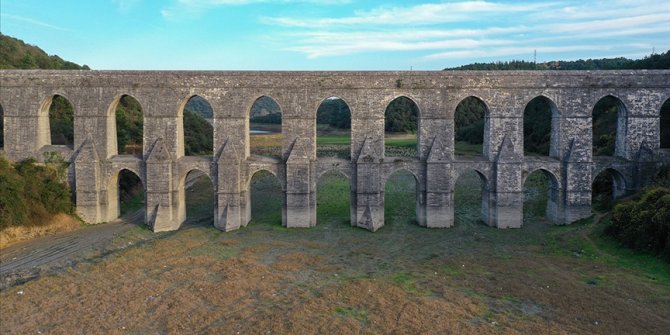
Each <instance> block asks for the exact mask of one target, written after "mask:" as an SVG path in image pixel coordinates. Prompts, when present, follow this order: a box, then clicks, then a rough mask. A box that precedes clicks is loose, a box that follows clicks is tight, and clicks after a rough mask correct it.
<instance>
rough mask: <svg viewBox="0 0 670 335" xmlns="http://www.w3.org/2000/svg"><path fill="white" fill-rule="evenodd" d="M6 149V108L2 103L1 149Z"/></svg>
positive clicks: (0, 113)
mask: <svg viewBox="0 0 670 335" xmlns="http://www.w3.org/2000/svg"><path fill="white" fill-rule="evenodd" d="M4 149H5V109H4V108H3V107H2V103H0V150H4Z"/></svg>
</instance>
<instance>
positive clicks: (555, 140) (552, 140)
mask: <svg viewBox="0 0 670 335" xmlns="http://www.w3.org/2000/svg"><path fill="white" fill-rule="evenodd" d="M560 131H561V114H560V111H559V109H558V107H557V106H556V103H555V102H554V101H553V100H552V99H551V98H549V97H547V96H546V95H538V96H536V97H534V98H533V99H531V100H530V101H528V103H527V104H526V107H525V108H524V111H523V149H524V155H529V154H530V155H533V154H534V155H540V156H549V157H553V158H559V157H560V155H561V153H560V140H561V136H560Z"/></svg>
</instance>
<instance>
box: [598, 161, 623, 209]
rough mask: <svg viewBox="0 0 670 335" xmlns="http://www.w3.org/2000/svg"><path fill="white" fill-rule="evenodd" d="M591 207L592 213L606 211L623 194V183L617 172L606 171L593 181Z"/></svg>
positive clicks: (612, 170)
mask: <svg viewBox="0 0 670 335" xmlns="http://www.w3.org/2000/svg"><path fill="white" fill-rule="evenodd" d="M591 187H592V189H591V190H592V191H591V207H592V208H593V210H594V211H608V210H611V209H612V208H613V206H614V200H616V199H617V198H619V197H621V196H622V195H624V194H625V190H626V187H625V182H624V180H623V177H622V176H621V174H620V173H619V172H617V171H616V170H614V169H606V170H604V171H602V172H600V173H599V174H598V175H596V177H595V178H594V179H593V184H592V185H591Z"/></svg>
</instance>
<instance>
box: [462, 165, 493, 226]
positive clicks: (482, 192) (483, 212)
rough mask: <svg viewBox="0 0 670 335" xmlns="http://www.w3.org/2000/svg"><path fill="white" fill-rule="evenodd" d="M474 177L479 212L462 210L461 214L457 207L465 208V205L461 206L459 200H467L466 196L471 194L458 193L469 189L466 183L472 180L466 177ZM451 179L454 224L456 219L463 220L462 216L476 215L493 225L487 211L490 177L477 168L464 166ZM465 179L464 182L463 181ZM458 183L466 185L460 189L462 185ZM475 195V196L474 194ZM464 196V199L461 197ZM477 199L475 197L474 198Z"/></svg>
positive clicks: (480, 219) (482, 220)
mask: <svg viewBox="0 0 670 335" xmlns="http://www.w3.org/2000/svg"><path fill="white" fill-rule="evenodd" d="M468 175H470V176H472V177H474V176H477V179H478V181H479V188H480V189H479V195H478V197H479V198H480V199H479V203H480V208H479V213H471V214H469V213H466V212H463V213H462V214H461V213H459V209H461V208H467V206H461V204H460V202H461V201H466V202H467V201H468V200H469V199H468V197H470V196H472V194H460V193H462V192H463V191H465V192H466V193H467V190H468V189H470V188H469V187H468V186H470V185H467V183H471V182H473V181H472V180H470V181H468V180H467V178H469V177H470V176H468ZM454 177H455V178H454V180H453V187H452V190H454V197H453V199H454V200H453V207H454V224H455V223H457V219H458V220H463V219H464V218H465V219H466V220H467V217H468V216H470V217H477V218H478V220H479V221H481V222H483V223H485V224H487V225H489V226H491V225H493V222H492V220H491V215H490V213H489V208H490V207H489V206H490V190H491V182H490V179H489V178H488V177H487V176H486V174H485V173H484V172H483V171H481V170H479V169H477V168H466V169H463V170H461V171H459V172H458V173H457V174H456V175H455V176H454ZM463 180H465V182H463ZM460 183H465V184H466V185H463V186H464V187H466V189H462V187H463V186H462V185H460ZM475 197H477V196H475ZM462 198H465V199H462ZM475 200H477V199H475Z"/></svg>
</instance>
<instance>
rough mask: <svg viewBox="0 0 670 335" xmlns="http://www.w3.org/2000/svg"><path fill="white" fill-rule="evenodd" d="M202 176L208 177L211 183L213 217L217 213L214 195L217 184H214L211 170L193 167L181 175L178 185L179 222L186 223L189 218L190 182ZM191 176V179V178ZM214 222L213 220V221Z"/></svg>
mask: <svg viewBox="0 0 670 335" xmlns="http://www.w3.org/2000/svg"><path fill="white" fill-rule="evenodd" d="M201 177H206V178H207V179H208V180H209V184H210V195H211V199H210V201H211V203H212V215H213V216H212V218H213V217H214V215H215V210H216V209H215V205H214V204H215V198H214V195H215V193H216V186H215V185H214V181H213V180H212V178H211V176H210V174H209V171H203V170H201V169H199V168H192V169H189V170H188V171H186V173H184V174H183V175H182V176H181V177H179V186H178V190H179V191H178V200H177V201H178V207H177V213H178V214H177V215H178V218H179V222H180V224H181V223H184V222H185V221H186V220H187V219H188V215H187V212H188V209H187V206H186V193H187V189H188V188H189V185H188V183H195V182H197V179H199V178H201ZM189 178H191V179H189ZM212 223H213V221H212Z"/></svg>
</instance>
